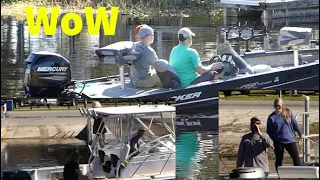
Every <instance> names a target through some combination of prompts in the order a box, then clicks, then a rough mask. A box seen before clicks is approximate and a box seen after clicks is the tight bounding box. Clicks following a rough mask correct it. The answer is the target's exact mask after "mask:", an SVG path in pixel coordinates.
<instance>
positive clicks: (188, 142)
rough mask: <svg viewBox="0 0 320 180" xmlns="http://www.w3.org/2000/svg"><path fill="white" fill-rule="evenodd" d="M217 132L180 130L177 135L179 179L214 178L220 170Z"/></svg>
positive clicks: (177, 171)
mask: <svg viewBox="0 0 320 180" xmlns="http://www.w3.org/2000/svg"><path fill="white" fill-rule="evenodd" d="M218 144H219V139H218V135H217V132H210V131H205V132H204V131H202V132H199V131H195V132H180V133H177V136H176V151H177V154H176V177H177V179H186V180H193V179H214V178H215V177H217V175H218V172H219V167H218V162H219V158H218V156H219V154H218Z"/></svg>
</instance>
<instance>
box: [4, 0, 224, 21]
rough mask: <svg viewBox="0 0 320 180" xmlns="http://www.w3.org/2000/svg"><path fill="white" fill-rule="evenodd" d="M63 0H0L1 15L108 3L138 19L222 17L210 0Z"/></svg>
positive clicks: (108, 6)
mask: <svg viewBox="0 0 320 180" xmlns="http://www.w3.org/2000/svg"><path fill="white" fill-rule="evenodd" d="M66 2H67V1H54V0H52V1H48V0H44V1H41V0H31V1H30V0H29V1H19V0H18V1H12V0H4V1H2V2H1V17H3V18H7V17H8V16H10V17H12V18H13V19H15V20H18V21H22V20H25V18H26V15H25V9H24V8H25V7H26V6H32V7H34V8H35V9H36V8H39V7H46V8H47V10H48V11H49V12H48V14H50V10H51V7H53V6H59V7H60V13H61V14H63V13H67V12H77V13H84V8H85V7H93V8H94V9H97V8H98V7H106V9H107V10H110V9H111V7H113V6H117V7H119V11H120V13H121V14H123V15H128V16H130V17H133V18H135V17H138V18H139V19H145V18H152V17H158V16H183V17H185V16H188V15H189V14H191V13H197V12H198V13H206V14H209V15H210V16H212V17H213V18H217V17H222V12H223V11H222V10H221V9H213V7H214V1H213V0H208V1H197V0H196V1H191V0H187V1H179V0H174V1H166V0H159V1H146V0H140V1H137V0H136V1H134V0H130V1H129V0H99V1H98V2H97V1H90V0H85V1H79V0H69V1H68V3H66Z"/></svg>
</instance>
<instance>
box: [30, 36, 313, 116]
mask: <svg viewBox="0 0 320 180" xmlns="http://www.w3.org/2000/svg"><path fill="white" fill-rule="evenodd" d="M288 31H289V30H288ZM290 31H292V30H290ZM292 34H294V33H288V35H287V36H288V37H289V40H290V37H291V36H292ZM297 34H299V37H298V38H300V39H301V34H302V36H303V37H304V38H305V39H306V40H304V41H295V40H296V39H297V38H293V37H291V40H293V41H295V42H297V43H296V45H299V43H300V44H301V42H303V43H305V42H310V37H309V36H310V34H308V33H304V34H303V33H301V32H297ZM295 36H297V35H295ZM308 38H309V40H308ZM284 39H285V41H286V42H289V40H288V38H284ZM134 44H135V43H134V42H130V41H121V42H117V43H114V44H111V45H108V46H106V47H103V48H100V49H98V50H96V54H97V55H98V57H99V60H100V61H102V62H104V63H108V64H117V65H118V67H119V75H114V76H108V77H101V78H96V79H88V80H79V81H75V80H71V71H70V63H69V61H68V60H67V59H66V58H64V57H62V56H61V55H59V54H54V53H49V52H34V53H32V54H31V55H30V56H29V57H28V59H27V60H26V63H25V78H24V88H25V91H26V94H27V97H29V98H52V97H53V98H73V99H74V98H87V99H107V98H122V99H131V98H134V99H139V100H140V101H143V102H145V101H152V102H154V101H166V100H174V105H175V106H176V107H177V112H178V114H180V113H184V114H189V113H197V112H198V111H199V109H200V108H201V110H202V112H210V114H211V115H212V114H217V113H218V112H214V113H213V109H216V111H217V110H218V108H217V106H218V90H241V91H245V90H251V89H273V90H291V89H295V90H318V89H319V48H313V49H305V50H285V51H276V52H264V53H255V52H251V53H247V54H245V55H244V56H240V55H239V54H238V53H237V52H235V51H234V49H233V48H232V47H231V45H230V44H229V43H228V42H227V43H223V44H221V45H219V46H218V47H217V52H218V55H217V56H215V57H213V58H211V59H210V60H209V61H207V62H203V64H205V63H212V62H217V61H218V62H222V63H223V64H224V67H223V69H222V70H221V71H220V72H219V73H220V74H219V78H218V79H217V80H214V81H208V82H203V83H199V84H196V85H191V86H188V87H186V88H171V89H168V88H149V89H139V88H136V87H135V86H134V85H133V84H132V82H131V79H130V77H129V76H128V75H127V74H126V73H125V72H124V70H125V68H124V67H125V66H127V65H129V64H130V62H131V61H134V60H135V59H137V56H138V55H139V54H136V53H135V52H133V49H134V48H133V47H134ZM291 45H292V44H291ZM165 62H167V61H162V64H160V65H161V66H162V68H159V69H161V70H158V71H157V73H159V74H161V76H162V77H166V78H169V79H170V78H171V79H174V78H176V77H175V75H174V74H175V73H174V72H171V70H170V69H169V68H168V66H169V65H168V64H167V63H165ZM159 76H160V75H159ZM160 79H161V77H160ZM161 80H162V79H161ZM214 111H215V110H214Z"/></svg>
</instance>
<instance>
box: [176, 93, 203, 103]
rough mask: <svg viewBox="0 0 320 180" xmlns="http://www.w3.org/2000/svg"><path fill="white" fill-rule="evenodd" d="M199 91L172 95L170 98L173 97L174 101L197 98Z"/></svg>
mask: <svg viewBox="0 0 320 180" xmlns="http://www.w3.org/2000/svg"><path fill="white" fill-rule="evenodd" d="M201 93H202V92H195V93H190V94H184V95H179V96H173V97H172V98H175V101H183V100H188V99H194V98H198V97H200V95H201Z"/></svg>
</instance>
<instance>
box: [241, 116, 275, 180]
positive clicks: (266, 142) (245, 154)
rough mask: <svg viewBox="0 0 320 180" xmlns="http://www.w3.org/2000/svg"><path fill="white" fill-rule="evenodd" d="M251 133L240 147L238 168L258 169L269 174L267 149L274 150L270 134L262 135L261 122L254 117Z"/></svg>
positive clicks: (245, 137) (242, 140)
mask: <svg viewBox="0 0 320 180" xmlns="http://www.w3.org/2000/svg"><path fill="white" fill-rule="evenodd" d="M250 127H251V132H250V133H248V134H246V135H244V136H243V137H242V139H241V143H240V145H239V151H238V157H237V167H242V166H243V164H244V167H258V168H261V169H262V170H263V171H264V172H265V176H266V177H267V176H268V173H269V162H268V153H267V148H270V147H271V148H273V141H272V139H271V138H270V137H269V135H268V134H265V133H261V131H260V128H261V121H260V120H259V119H258V118H257V117H253V118H252V119H251V122H250Z"/></svg>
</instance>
